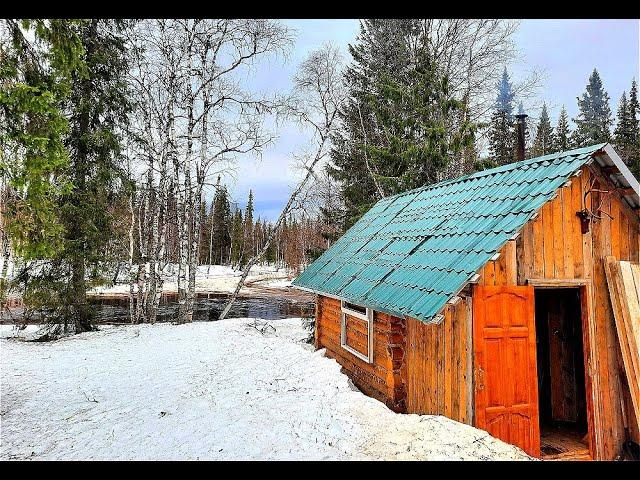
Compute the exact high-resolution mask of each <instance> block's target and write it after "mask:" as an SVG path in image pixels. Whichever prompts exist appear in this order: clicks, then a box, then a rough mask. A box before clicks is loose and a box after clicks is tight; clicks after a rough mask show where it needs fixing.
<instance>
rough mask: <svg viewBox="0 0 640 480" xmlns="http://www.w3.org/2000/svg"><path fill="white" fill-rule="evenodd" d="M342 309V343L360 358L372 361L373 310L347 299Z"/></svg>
mask: <svg viewBox="0 0 640 480" xmlns="http://www.w3.org/2000/svg"><path fill="white" fill-rule="evenodd" d="M341 310H342V313H341V321H340V345H341V346H342V348H344V349H345V350H346V351H348V352H349V353H351V354H353V355H355V356H356V357H358V358H359V359H361V360H364V361H365V362H367V363H372V362H373V310H371V309H370V308H365V307H361V306H360V305H354V304H353V303H348V302H345V301H343V302H342V308H341ZM350 342H351V344H350Z"/></svg>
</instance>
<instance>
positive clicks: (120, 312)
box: [90, 293, 314, 323]
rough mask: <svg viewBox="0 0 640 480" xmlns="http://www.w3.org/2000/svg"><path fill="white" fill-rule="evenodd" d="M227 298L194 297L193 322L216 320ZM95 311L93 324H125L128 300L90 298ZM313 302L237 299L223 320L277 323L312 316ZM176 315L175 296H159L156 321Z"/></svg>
mask: <svg viewBox="0 0 640 480" xmlns="http://www.w3.org/2000/svg"><path fill="white" fill-rule="evenodd" d="M228 298H229V295H227V294H219V293H215V294H198V297H197V298H196V303H195V308H194V312H193V320H194V321H198V322H206V321H211V320H217V319H218V318H219V317H220V313H222V310H223V309H224V306H225V305H226V302H227V300H228ZM90 301H91V303H92V304H93V305H94V307H95V309H96V321H98V322H105V323H128V322H129V299H128V298H127V297H93V298H91V299H90ZM313 311H314V302H313V299H312V298H311V299H309V300H303V299H295V298H285V297H277V296H260V297H238V298H237V299H236V301H235V302H234V303H233V306H232V307H231V310H230V311H229V313H228V314H227V318H244V317H257V318H264V319H266V320H279V319H282V318H290V317H304V316H306V315H313ZM177 313H178V300H177V296H176V295H175V294H168V295H163V296H162V299H161V300H160V307H159V309H158V321H159V322H173V321H175V320H176V317H177Z"/></svg>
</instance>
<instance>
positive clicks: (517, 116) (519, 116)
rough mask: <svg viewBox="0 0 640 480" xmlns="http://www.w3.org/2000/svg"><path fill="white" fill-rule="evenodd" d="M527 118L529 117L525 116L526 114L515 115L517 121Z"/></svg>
mask: <svg viewBox="0 0 640 480" xmlns="http://www.w3.org/2000/svg"><path fill="white" fill-rule="evenodd" d="M528 116H529V115H527V114H526V113H518V114H517V115H516V118H518V119H519V118H527V117H528Z"/></svg>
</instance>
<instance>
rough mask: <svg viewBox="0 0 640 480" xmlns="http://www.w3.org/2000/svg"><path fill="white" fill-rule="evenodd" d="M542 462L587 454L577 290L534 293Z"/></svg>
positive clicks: (560, 289) (543, 290)
mask: <svg viewBox="0 0 640 480" xmlns="http://www.w3.org/2000/svg"><path fill="white" fill-rule="evenodd" d="M535 305H536V343H537V361H538V397H539V409H540V435H541V439H540V449H541V454H542V457H543V458H545V457H547V458H554V457H556V458H562V457H563V456H569V455H588V454H589V448H588V440H587V434H588V427H587V405H586V389H585V370H584V368H585V367H584V351H583V337H582V314H581V302H580V289H578V288H558V289H536V294H535Z"/></svg>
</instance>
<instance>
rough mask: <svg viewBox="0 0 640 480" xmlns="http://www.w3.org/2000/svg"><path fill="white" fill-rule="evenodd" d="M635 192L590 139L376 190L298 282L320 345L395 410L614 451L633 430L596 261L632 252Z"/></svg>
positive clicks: (611, 157)
mask: <svg viewBox="0 0 640 480" xmlns="http://www.w3.org/2000/svg"><path fill="white" fill-rule="evenodd" d="M639 191H640V186H639V184H638V181H637V180H636V179H635V178H634V177H633V176H632V174H631V173H630V171H629V170H628V168H627V167H626V166H625V165H624V164H623V162H622V161H621V159H620V158H619V156H618V155H617V154H616V152H615V151H614V149H613V148H612V147H611V146H610V145H609V144H600V145H595V146H592V147H587V148H582V149H577V150H572V151H567V152H562V153H556V154H552V155H546V156H543V157H539V158H534V159H530V160H525V161H521V162H518V163H514V164H510V165H505V166H502V167H498V168H494V169H491V170H485V171H482V172H478V173H474V174H471V175H467V176H463V177H460V178H457V179H455V180H448V181H444V182H441V183H438V184H435V185H429V186H426V187H423V188H420V189H417V190H412V191H409V192H405V193H402V194H400V195H396V196H394V197H389V198H384V199H382V200H380V201H379V202H378V203H377V204H376V205H375V206H374V207H373V208H372V209H371V210H370V211H369V212H367V213H366V214H365V215H364V216H363V217H362V218H361V219H360V220H359V221H358V222H357V223H356V224H355V225H354V226H353V227H352V228H350V229H349V230H348V231H347V232H346V233H345V234H344V236H343V237H341V238H340V239H339V240H338V241H337V242H336V243H335V244H334V245H333V246H332V247H331V248H329V249H328V250H327V251H326V252H325V253H324V254H323V255H322V256H321V257H320V258H318V259H317V260H316V261H315V262H314V263H312V264H311V265H310V266H309V267H308V268H307V269H306V270H305V271H304V272H303V273H302V274H301V275H300V276H299V277H298V278H297V279H296V280H295V281H294V286H296V287H298V288H301V289H303V290H306V291H310V292H313V293H315V294H317V306H316V331H315V340H316V347H317V348H325V349H326V354H327V355H328V356H329V357H332V358H334V359H335V360H336V361H337V362H338V363H340V364H341V365H342V367H343V370H344V371H345V372H346V373H347V374H348V375H349V376H350V377H351V378H352V380H353V382H354V383H355V384H356V385H357V386H358V388H360V389H361V390H362V391H363V392H364V393H365V394H367V395H370V396H372V397H374V398H377V399H379V400H380V401H382V402H384V403H385V404H387V405H388V407H389V408H391V409H393V410H394V411H397V412H406V413H418V414H439V415H444V416H447V417H449V418H452V419H454V420H457V421H459V422H463V423H466V424H469V425H473V426H475V427H478V428H481V429H484V430H486V431H488V432H489V433H491V434H492V435H493V436H495V437H498V438H500V439H502V440H504V441H506V442H509V443H512V444H514V445H517V446H519V447H521V448H522V449H523V450H525V451H526V452H528V453H529V454H531V455H533V456H536V457H542V458H585V459H588V458H592V459H616V458H619V456H620V455H621V452H622V448H623V447H622V446H623V443H624V442H625V440H627V439H631V440H634V441H636V442H638V440H639V437H640V435H639V432H638V428H637V424H638V422H637V421H636V419H635V417H634V412H633V409H632V408H631V400H630V391H629V387H628V384H627V381H626V377H625V374H624V369H623V367H622V360H621V353H620V346H619V343H618V338H617V332H616V328H615V321H614V317H613V313H612V308H611V304H610V300H609V292H608V288H607V283H606V278H605V271H604V258H605V257H606V256H609V255H613V256H615V257H616V258H617V259H619V260H628V261H631V262H636V263H637V262H638V261H639V253H638V252H639V249H640V227H639V220H640V217H639V212H640V198H639Z"/></svg>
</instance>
